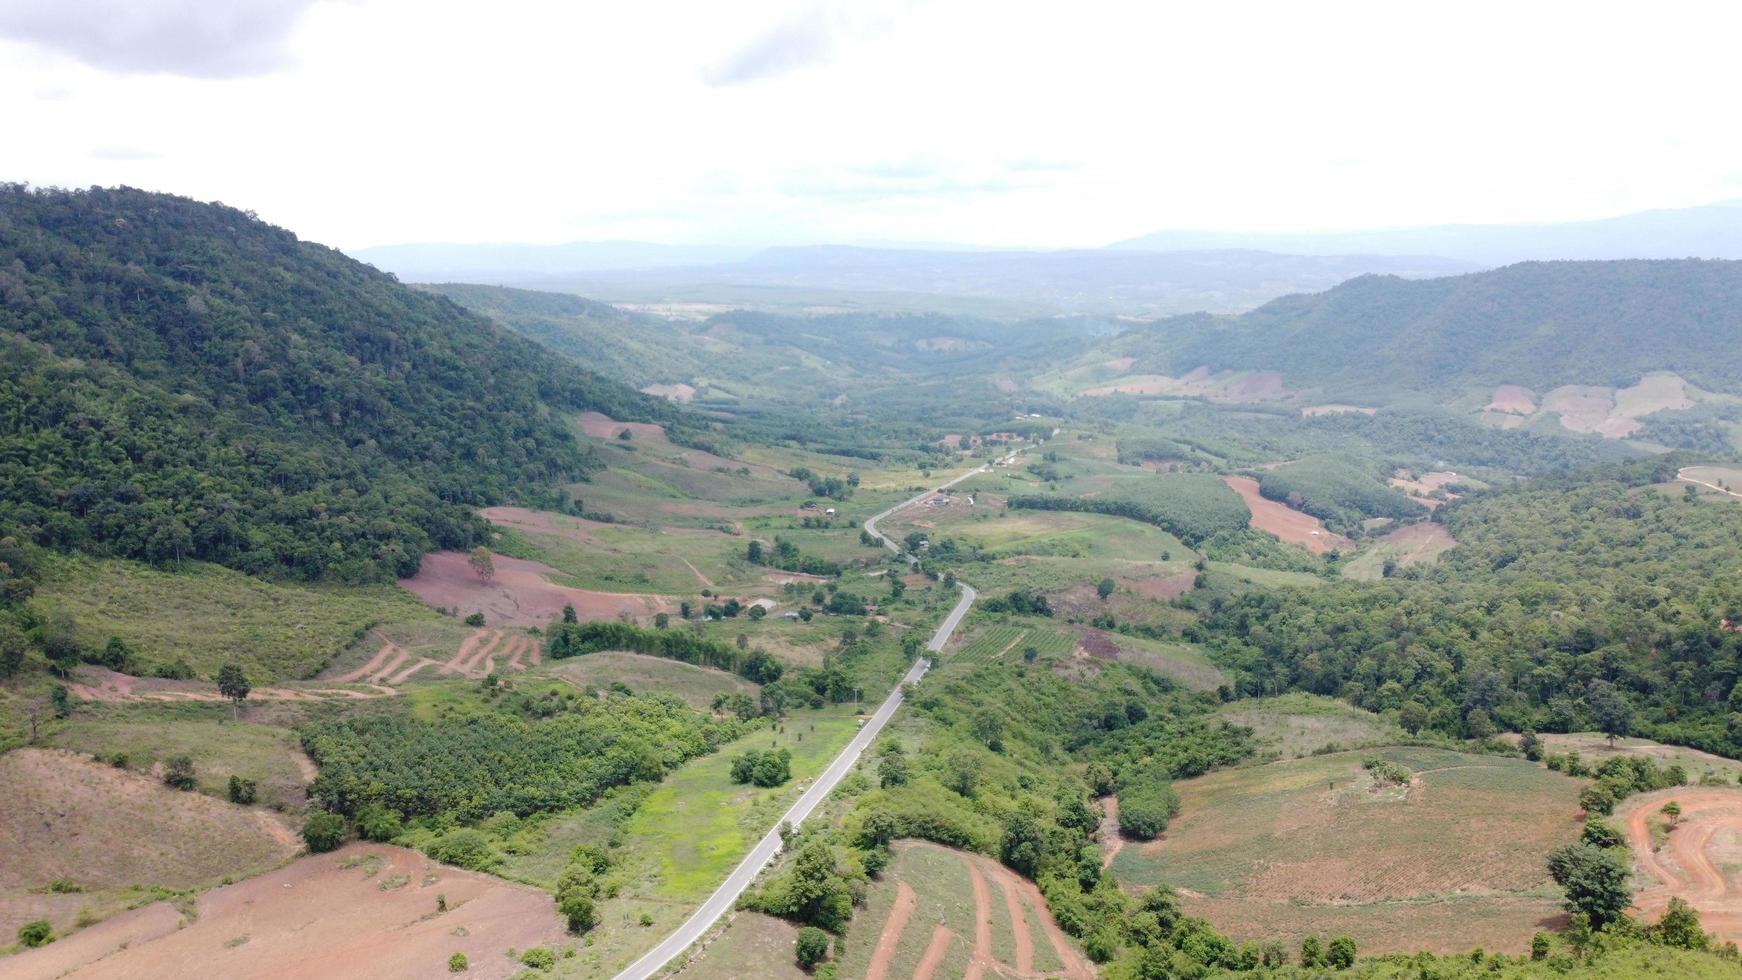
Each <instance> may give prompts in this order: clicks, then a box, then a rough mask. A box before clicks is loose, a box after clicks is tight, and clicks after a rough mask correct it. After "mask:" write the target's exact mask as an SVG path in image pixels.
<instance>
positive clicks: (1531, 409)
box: [1482, 385, 1536, 415]
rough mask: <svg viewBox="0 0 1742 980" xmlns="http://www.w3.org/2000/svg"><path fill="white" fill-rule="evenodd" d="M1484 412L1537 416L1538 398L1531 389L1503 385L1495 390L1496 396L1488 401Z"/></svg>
mask: <svg viewBox="0 0 1742 980" xmlns="http://www.w3.org/2000/svg"><path fill="white" fill-rule="evenodd" d="M1482 411H1484V412H1503V413H1505V414H1507V415H1534V414H1536V396H1535V395H1533V394H1532V393H1531V391H1530V389H1529V388H1526V387H1523V386H1522V385H1501V386H1500V387H1498V388H1495V389H1494V394H1493V395H1492V396H1491V397H1490V398H1489V399H1488V404H1487V406H1486V407H1484V408H1483V409H1482Z"/></svg>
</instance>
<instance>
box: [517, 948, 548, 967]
mask: <svg viewBox="0 0 1742 980" xmlns="http://www.w3.org/2000/svg"><path fill="white" fill-rule="evenodd" d="M520 963H521V965H523V966H528V967H531V968H532V969H534V970H551V969H555V968H556V954H555V953H553V952H551V951H550V950H549V949H548V948H546V947H544V946H534V947H532V948H531V949H529V950H527V951H526V952H524V953H521V954H520Z"/></svg>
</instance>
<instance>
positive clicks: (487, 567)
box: [466, 545, 496, 582]
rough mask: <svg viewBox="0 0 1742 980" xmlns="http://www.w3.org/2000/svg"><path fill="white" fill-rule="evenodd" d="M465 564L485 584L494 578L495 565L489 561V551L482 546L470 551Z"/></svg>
mask: <svg viewBox="0 0 1742 980" xmlns="http://www.w3.org/2000/svg"><path fill="white" fill-rule="evenodd" d="M466 564H468V565H470V566H472V571H474V572H477V573H478V577H479V578H481V579H483V580H484V581H486V582H488V581H490V580H491V579H493V578H495V577H496V563H495V562H494V561H492V560H491V559H490V549H489V548H486V547H484V546H483V545H479V546H477V547H476V548H473V549H472V553H471V555H469V556H467V558H466Z"/></svg>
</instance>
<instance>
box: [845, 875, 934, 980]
mask: <svg viewBox="0 0 1742 980" xmlns="http://www.w3.org/2000/svg"><path fill="white" fill-rule="evenodd" d="M918 907H919V895H917V894H915V893H914V890H913V888H912V887H910V886H909V885H908V883H907V882H905V881H898V882H896V883H895V905H894V907H893V908H891V909H890V910H889V918H888V919H886V920H885V921H884V923H883V931H882V932H881V933H879V934H878V936H877V948H876V950H875V951H874V952H873V953H872V954H871V965H870V967H868V968H867V969H866V971H865V980H883V978H884V977H885V976H887V975H888V973H889V964H890V962H891V961H892V960H894V959H895V953H896V951H897V950H899V949H900V948H901V934H902V933H903V932H904V931H906V929H907V920H908V919H910V918H912V917H913V910H914V909H915V908H918ZM938 928H940V929H941V928H943V927H942V926H939V927H938ZM946 931H947V930H946ZM933 942H936V937H935V936H934V937H933ZM926 952H927V955H930V952H931V951H930V950H929V949H928V950H927V951H926ZM942 958H943V957H942V956H941V955H940V956H939V959H940V960H941V959H942ZM932 968H933V969H934V970H935V969H936V968H937V964H935V963H934V964H933V965H932Z"/></svg>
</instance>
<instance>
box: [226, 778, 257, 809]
mask: <svg viewBox="0 0 1742 980" xmlns="http://www.w3.org/2000/svg"><path fill="white" fill-rule="evenodd" d="M257 792H258V791H257V788H256V787H255V785H254V780H252V779H243V778H242V777H241V776H236V775H232V776H231V777H230V802H231V803H240V804H241V805H243V806H251V805H253V803H254V798H255V796H256V795H257Z"/></svg>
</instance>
